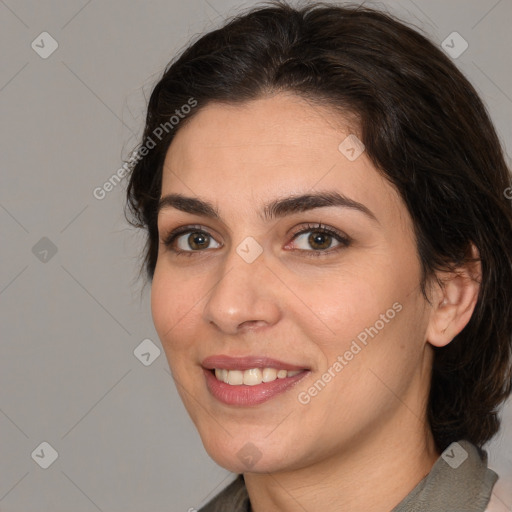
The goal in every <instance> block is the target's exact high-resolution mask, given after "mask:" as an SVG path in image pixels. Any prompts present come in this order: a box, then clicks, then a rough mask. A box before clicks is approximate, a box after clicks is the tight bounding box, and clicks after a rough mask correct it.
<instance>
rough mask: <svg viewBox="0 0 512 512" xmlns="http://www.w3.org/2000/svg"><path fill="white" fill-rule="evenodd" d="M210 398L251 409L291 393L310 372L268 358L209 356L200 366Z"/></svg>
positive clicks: (306, 369)
mask: <svg viewBox="0 0 512 512" xmlns="http://www.w3.org/2000/svg"><path fill="white" fill-rule="evenodd" d="M202 367H203V372H204V375H205V378H206V386H207V388H208V391H209V392H210V394H211V395H212V396H213V397H214V398H215V399H217V400H218V401H220V402H222V403H223V404H226V405H234V406H251V405H258V404H261V403H263V402H266V401H268V400H270V399H272V398H274V397H276V396H278V395H280V394H282V393H284V392H285V391H288V390H289V389H291V388H292V387H293V386H294V385H295V384H296V383H297V382H298V381H299V380H301V379H303V378H304V377H305V376H306V375H307V374H309V373H310V372H311V370H310V369H309V368H306V367H301V366H300V365H295V364H290V363H285V362H283V361H278V360H275V359H270V358H267V357H259V356H256V357H254V356H251V357H238V358H233V357H229V356H212V357H208V358H206V359H205V360H204V361H203V363H202Z"/></svg>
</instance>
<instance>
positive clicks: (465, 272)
mask: <svg viewBox="0 0 512 512" xmlns="http://www.w3.org/2000/svg"><path fill="white" fill-rule="evenodd" d="M470 252H471V257H472V258H474V259H476V260H477V261H474V262H468V263H467V264H465V265H463V266H461V267H458V268H457V269H456V270H455V271H454V272H441V273H438V274H437V275H438V277H439V278H440V281H441V282H442V283H443V285H442V286H439V285H438V284H436V286H435V290H434V293H433V302H432V310H431V314H430V319H429V323H428V326H427V332H426V341H428V342H429V343H430V344H431V345H434V346H435V347H444V346H445V345H448V343H450V341H452V340H453V338H455V336H457V334H459V333H460V332H461V331H462V329H464V327H465V326H466V325H467V323H468V322H469V320H470V318H471V315H472V314H473V311H474V309H475V306H476V303H477V300H478V293H479V291H480V283H481V280H482V265H481V262H480V254H479V252H478V249H477V248H476V247H475V245H474V244H473V243H471V251H470Z"/></svg>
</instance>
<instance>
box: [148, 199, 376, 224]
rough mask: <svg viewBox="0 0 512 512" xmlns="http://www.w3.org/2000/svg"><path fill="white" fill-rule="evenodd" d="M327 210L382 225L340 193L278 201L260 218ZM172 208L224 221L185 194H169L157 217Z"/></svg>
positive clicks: (207, 205)
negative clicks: (339, 209)
mask: <svg viewBox="0 0 512 512" xmlns="http://www.w3.org/2000/svg"><path fill="white" fill-rule="evenodd" d="M326 206H337V207H342V208H349V209H352V210H357V211H360V212H362V213H364V214H365V215H366V216H367V217H369V218H370V219H371V220H372V221H374V222H376V223H377V224H380V223H379V221H378V220H377V217H376V216H375V215H374V213H373V212H372V211H371V210H370V209H369V208H367V207H366V206H365V205H364V204H361V203H358V202H357V201H354V200H353V199H350V198H349V197H346V196H344V195H343V194H340V193H339V192H336V191H326V192H317V193H314V194H302V195H292V196H288V197H285V198H279V199H274V200H273V201H270V202H269V203H266V204H265V205H264V206H263V208H262V210H261V211H260V214H259V215H260V218H262V219H263V220H266V221H268V220H272V219H276V218H279V217H284V216H286V215H290V214H292V213H297V212H305V211H308V210H313V209H315V208H323V207H326ZM168 208H176V209H177V210H180V211H182V212H185V213H191V214H194V215H200V216H203V217H211V218H213V219H217V220H221V216H220V214H219V211H218V210H217V208H215V206H214V205H212V204H211V203H210V202H208V201H205V200H202V199H199V198H196V197H187V196H184V195H182V194H168V195H165V196H162V197H161V198H160V200H159V202H158V207H157V215H158V214H159V213H160V212H161V211H162V210H165V209H168Z"/></svg>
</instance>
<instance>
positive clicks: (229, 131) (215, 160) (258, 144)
mask: <svg viewBox="0 0 512 512" xmlns="http://www.w3.org/2000/svg"><path fill="white" fill-rule="evenodd" d="M352 129H354V131H355V127H354V125H353V124H352V125H351V123H350V122H349V121H348V119H345V118H341V117H340V115H339V114H335V113H334V112H330V111H329V109H327V108H325V107H324V108H321V107H318V106H313V105H312V104H310V103H309V102H307V101H305V100H303V99H302V98H299V97H297V96H293V95H289V94H279V95H275V96H272V97H266V98H262V99H258V100H253V101H251V102H247V103H243V104H240V105H226V104H221V103H212V104H209V105H208V106H206V107H203V108H202V109H201V110H199V111H198V112H197V113H196V115H195V117H194V118H192V119H191V120H190V121H189V122H188V123H187V124H185V125H184V126H183V127H181V128H180V130H179V131H178V132H177V134H176V136H175V138H174V140H173V142H172V144H171V146H170V147H169V150H168V152H167V155H166V159H165V163H164V169H163V177H162V195H165V194H167V193H171V192H179V193H183V194H185V195H187V196H200V197H202V198H208V199H209V200H210V201H211V202H214V203H216V204H218V205H219V210H221V211H222V208H223V206H222V205H223V203H228V202H231V203H233V206H235V205H237V206H238V207H239V208H244V209H248V208H250V207H252V205H255V204H256V203H255V201H256V199H258V200H260V201H267V200H271V199H275V197H276V196H284V195H286V194H303V193H306V192H311V191H314V190H315V188H320V189H322V190H325V189H335V190H337V191H339V192H340V193H342V194H344V195H346V196H349V197H351V198H353V199H354V200H356V201H358V202H362V203H366V204H368V205H371V206H369V207H370V208H371V209H372V210H373V211H374V212H375V211H376V210H377V212H379V211H380V214H381V215H384V216H385V217H390V220H392V219H391V217H395V221H396V216H400V215H401V209H403V208H404V205H403V203H401V200H400V198H399V196H398V194H397V193H396V191H395V190H394V189H393V188H392V187H391V185H390V184H389V182H388V181H387V180H385V179H384V178H383V177H382V175H381V174H380V173H379V172H378V171H377V170H376V169H375V168H374V167H373V165H372V164H371V162H370V160H369V158H368V157H367V156H366V154H365V152H364V151H363V153H362V154H361V155H360V156H359V157H358V158H356V159H355V160H350V159H349V158H347V153H344V152H343V151H342V150H340V149H339V146H340V144H342V143H344V141H345V140H348V143H350V142H351V141H353V139H352V137H357V135H356V134H355V133H353V132H352V131H351V130H352ZM347 137H349V138H348V139H347ZM356 140H357V139H356ZM344 144H345V143H344ZM343 147H345V146H343ZM356 149H357V147H356Z"/></svg>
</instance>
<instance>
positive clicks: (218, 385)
mask: <svg viewBox="0 0 512 512" xmlns="http://www.w3.org/2000/svg"><path fill="white" fill-rule="evenodd" d="M203 372H204V374H205V377H206V386H207V387H208V390H209V391H210V393H211V394H212V395H213V396H214V397H215V398H216V399H217V400H218V401H219V402H222V403H223V404H227V405H237V406H242V407H243V406H250V405H258V404H262V403H263V402H267V401H268V400H270V399H271V398H274V397H275V396H277V395H280V394H281V393H284V392H285V391H288V390H289V389H290V388H291V387H292V386H294V385H295V384H296V383H297V382H298V381H299V380H301V379H302V378H304V377H305V376H306V375H307V374H309V373H310V372H309V370H305V371H303V372H301V373H299V374H297V375H294V376H293V377H285V378H284V379H276V380H273V381H272V382H262V383H261V384H256V385H255V386H247V385H245V384H241V385H239V386H232V385H231V384H226V383H225V382H222V381H220V380H217V377H215V375H214V374H213V372H212V371H211V370H207V369H205V368H203Z"/></svg>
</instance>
